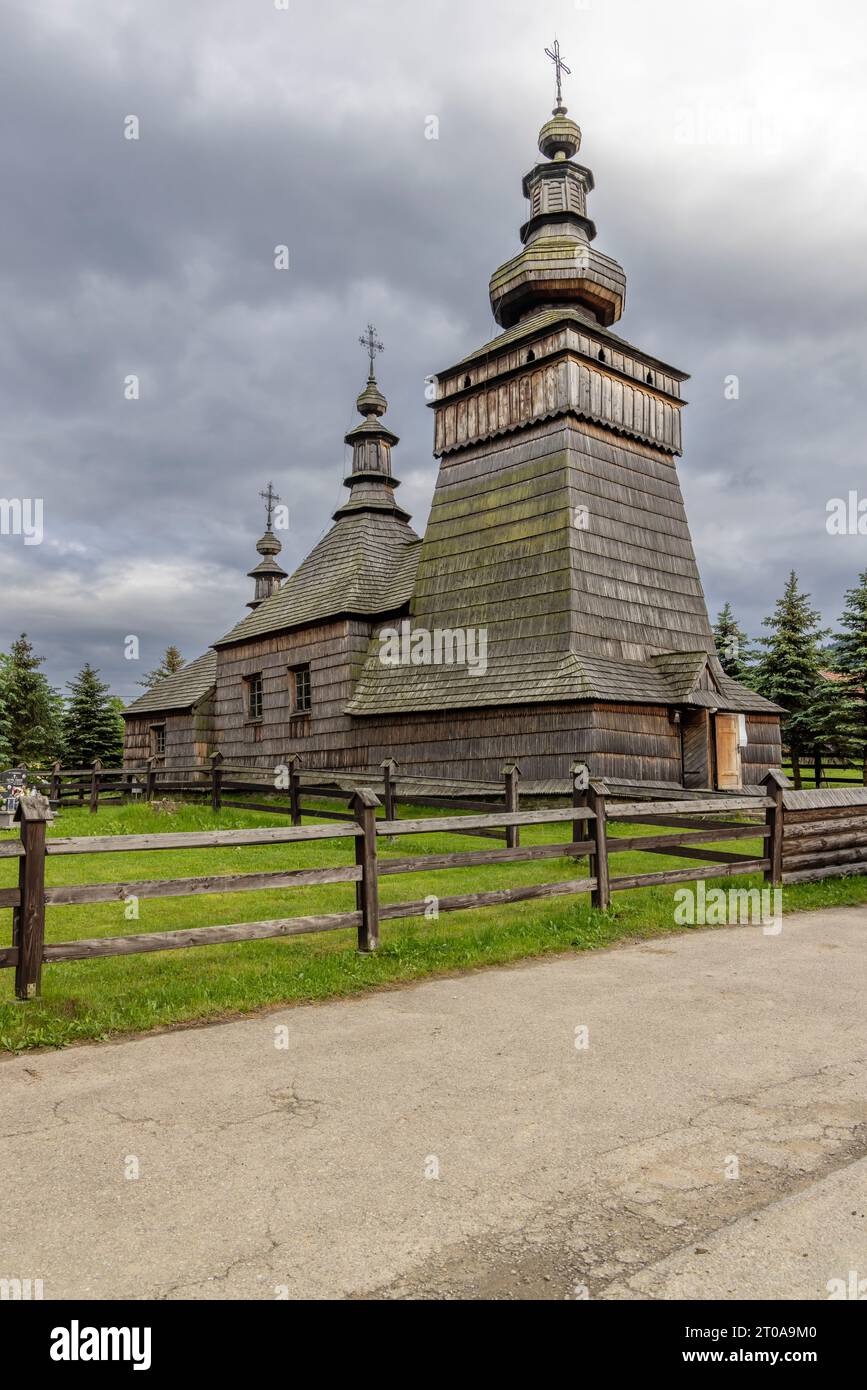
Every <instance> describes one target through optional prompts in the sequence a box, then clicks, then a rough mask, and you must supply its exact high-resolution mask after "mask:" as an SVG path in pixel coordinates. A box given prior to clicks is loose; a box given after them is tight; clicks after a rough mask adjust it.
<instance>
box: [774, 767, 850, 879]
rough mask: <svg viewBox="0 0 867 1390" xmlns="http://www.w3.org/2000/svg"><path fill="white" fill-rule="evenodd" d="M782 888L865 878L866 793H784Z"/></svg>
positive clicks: (832, 790) (837, 790)
mask: <svg viewBox="0 0 867 1390" xmlns="http://www.w3.org/2000/svg"><path fill="white" fill-rule="evenodd" d="M783 806H784V811H785V818H784V830H783V843H782V861H783V883H804V882H806V881H808V880H812V879H820V878H836V877H838V876H839V875H841V874H864V873H867V789H865V788H864V787H846V788H844V787H833V788H828V789H825V790H821V791H791V790H786V791H784V792H783Z"/></svg>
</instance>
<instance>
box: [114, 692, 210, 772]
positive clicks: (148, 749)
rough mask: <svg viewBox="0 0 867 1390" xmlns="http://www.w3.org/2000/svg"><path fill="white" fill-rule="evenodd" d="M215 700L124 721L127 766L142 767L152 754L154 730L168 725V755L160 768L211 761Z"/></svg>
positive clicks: (201, 701)
mask: <svg viewBox="0 0 867 1390" xmlns="http://www.w3.org/2000/svg"><path fill="white" fill-rule="evenodd" d="M213 714H214V701H213V697H212V696H206V697H205V698H204V699H202V700H200V701H199V703H198V704H197V705H196V706H194V708H193V709H190V710H166V711H164V712H162V713H161V712H160V711H158V710H157V711H151V712H150V713H148V714H142V715H138V716H137V717H135V718H129V719H125V720H124V740H123V765H124V767H141V766H143V764H144V763H146V762H147V760H148V758H149V757H150V756H151V753H152V740H151V729H152V727H153V726H154V725H159V724H163V725H165V731H166V742H165V756H164V757H163V758H161V759H158V766H159V767H166V768H170V767H191V766H193V765H194V764H196V763H207V761H208V758H209V755H210V754H211V752H212V751H213V747H214V744H213V737H214V724H213Z"/></svg>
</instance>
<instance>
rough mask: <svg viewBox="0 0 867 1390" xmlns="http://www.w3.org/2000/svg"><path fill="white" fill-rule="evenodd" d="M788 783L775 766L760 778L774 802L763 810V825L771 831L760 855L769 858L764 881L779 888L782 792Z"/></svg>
mask: <svg viewBox="0 0 867 1390" xmlns="http://www.w3.org/2000/svg"><path fill="white" fill-rule="evenodd" d="M788 785H789V780H788V778H787V777H786V776H784V774H783V773H782V772H781V771H780V770H779V768H776V767H772V768H771V770H770V772H769V773H768V774H767V776H766V777H763V778H762V786H763V787H764V789H765V795H766V796H769V797H770V798H771V799H772V801H773V803H774V804H773V806H769V807H768V808H767V810H766V811H765V825H766V826H767V827H768V829H769V830H770V832H771V833H770V835H769V836H768V840H767V848H766V850H765V852H764V854H763V855H762V858H763V859H770V861H771V863H770V867H769V868H767V869H765V875H764V878H765V883H770V884H771V885H772V887H774V888H779V887H780V885H781V884H782V882H783V825H784V821H785V810H784V807H783V794H784V792H785V790H786V788H787V787H788Z"/></svg>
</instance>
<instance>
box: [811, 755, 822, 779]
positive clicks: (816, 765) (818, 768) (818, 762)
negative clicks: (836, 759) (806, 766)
mask: <svg viewBox="0 0 867 1390" xmlns="http://www.w3.org/2000/svg"><path fill="white" fill-rule="evenodd" d="M813 781H814V782H815V783H816V786H817V787H821V785H822V754H821V752H820V751H819V749H818V748H817V749H816V751H815V753H814V754H813Z"/></svg>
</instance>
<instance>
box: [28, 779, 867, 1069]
mask: <svg viewBox="0 0 867 1390" xmlns="http://www.w3.org/2000/svg"><path fill="white" fill-rule="evenodd" d="M401 815H402V816H405V817H409V816H413V817H421V816H428V817H431V816H434V815H436V812H435V811H432V810H426V811H425V810H419V809H413V808H411V807H406V808H403V807H402V808H401ZM275 823H277V818H276V817H273V816H270V815H269V814H267V813H258V812H248V811H238V810H224V811H223V813H222V814H221V815H220V816H219V817H217V816H214V815H213V814H212V813H211V811H210V810H209V809H207V808H205V807H202V806H199V805H193V804H184V803H181V804H180V805H179V806H178V808H177V812H176V814H172V815H159V814H157V813H156V812H155V811H154V809H153V808H152V807H150V806H147V805H126V806H118V807H112V808H111V809H110V810H109V809H108V808H106V809H105V810H103V811H100V812H99V814H98V815H97V816H90V815H89V814H88V812H87V811H86V810H79V809H77V808H75V809H67V810H65V811H64V812H63V815H62V816H61V817H59V818H58V820H57V821H56V822H55V823H54V824H53V825H52V826H51V827H50V828H49V834H52V835H86V834H91V835H93V834H99V835H108V834H142V833H146V832H149V831H163V832H165V831H169V830H173V831H175V830H178V831H183V830H198V829H217V828H222V829H232V828H239V827H242V826H253V825H270V824H275ZM281 823H282V821H281ZM645 829H646V832H647V833H653V832H656V833H658V828H657V827H646V828H645V827H642V826H616V827H614V828H613V830H614V831H615V832H616V833H620V834H627V833H628V834H641V833H642V831H643V830H645ZM15 834H16V832H9V833H8V834H4V835H2V836H0V838H2V839H8V838H14V837H15ZM567 834H568V831H564V827H563V826H562V825H560V826H538V827H536V826H534V827H532V828H529V829H524V830H522V839H523V842H524V843H527V844H532V843H559V842H562V840H563V839H565V838H566V835H567ZM496 843H497V842H496V841H493V840H486V839H481V838H479V837H474V836H469V835H467V836H464V835H442V834H441V835H436V834H429V835H418V836H401V837H399V838H395V839H394V840H393V841H392V842H390V843H389V842H385V843H384V844H382V845H381V846H380V853H381V854H382V855H383V856H385V857H388V856H395V855H397V856H400V857H403V856H405V855H408V854H412V855H416V854H438V853H444V852H446V853H447V852H448V851H450V850H458V849H486V848H490V847H492V846H494V845H495V844H496ZM722 847H723V848H726V847H727V848H730V849H738V850H742V851H744V852H747V851H752V850H753V849H754V850H755V853H756V855H757V856H758V854H759V852H760V842H758V841H755V842H750V841H746V842H741V841H738V842H737V843H736V844H732V843H731V842H728V844H727V845H723V846H722ZM352 854H353V850H352V845H351V842H350V841H349V840H325V841H316V842H314V843H310V844H298V845H294V844H293V845H273V846H271V845H266V846H255V847H241V848H229V849H224V848H221V849H208V850H188V851H175V850H170V851H159V852H146V853H137V854H133V853H130V854H103V855H79V856H62V857H57V858H54V859H51V858H49V861H48V865H47V874H46V876H47V880H48V882H49V883H100V882H115V881H118V880H119V881H122V882H123V881H127V880H130V879H141V878H179V877H187V876H197V875H201V874H219V873H243V872H248V873H252V872H255V871H263V872H264V871H266V870H269V869H278V868H287V867H291V868H302V867H324V866H325V865H334V864H345V863H350V862H351V861H352ZM611 859H612V864H611V869H612V874H614V875H619V874H628V873H636V872H647V873H650V872H653V871H654V870H659V869H674V868H680V867H684V868H686V867H690V866H692V867H696V861H695V860H679V859H676V858H674V857H672V856H669V855H666V856H665V857H662V856H660V855H655V854H652V853H650V854H641V853H638V852H633V851H629V852H625V853H616V852H614V851H612V855H611ZM585 871H586V860H585V861H579V863H578V867H577V868H576V864H575V861H573V860H571V859H568V858H564V859H554V860H543V861H540V862H534V863H526V864H508V865H503V864H497V865H478V866H476V867H474V868H469V869H466V868H465V869H450V870H445V871H430V872H427V873H425V872H420V873H414V874H406V875H403V874H401V875H394V876H383V877H382V878H381V880H380V889H381V897H382V899H383V901H385V902H399V901H406V900H416V899H421V898H425V897H427V896H429V895H431V894H438V895H440V896H444V895H445V894H451V893H467V892H477V891H483V890H486V889H492V888H504V887H513V886H518V885H520V884H531V883H543V882H546V881H554V880H562V879H566V878H574V877H580V876H581V875H582V874H583V873H584V872H585ZM16 874H17V864H16V861H14V860H0V886H3V887H6V886H11V885H13V884H14V883H15V882H16V881H17V880H16ZM714 885H718V886H721V887H725V888H730V887H732V886H737V887H753V886H756V887H758V886H761V878H760V876H759V875H754V876H752V877H748V876H745V877H742V878H738V879H736V880H732V879H719V880H710V881H709V882H708V884H707V887H708V888H710V887H712V886H714ZM675 891H676V889H675V888H674V887H655V888H643V889H634V890H630V891H626V892H623V893H618V894H616V895H614V897H613V900H612V906H611V908H610V910H609V911H608V912H605V913H602V912H597V911H594V910H593V909H592V908H591V906H590V902H589V897H588V895H586V894H583V895H581V896H574V897H562V898H548V899H543V900H539V901H533V902H527V903H515V904H510V905H508V906H505V907H497V908H480V909H475V910H473V911H465V912H454V913H448V914H443V915H442V916H441V917H440V918H439V920H425V919H419V918H415V919H408V920H402V921H394V922H384V923H383V926H382V946H381V948H380V951H379V952H378V954H377V955H376V956H359V955H358V954H357V952H356V951H355V949H354V934H353V933H350V932H331V933H328V934H326V935H322V936H311V937H300V938H288V939H282V940H280V939H276V940H270V941H255V942H241V943H235V944H231V945H226V946H214V947H195V948H192V949H189V950H184V951H168V952H161V953H155V954H153V955H135V956H118V957H114V958H107V959H97V960H92V961H71V962H68V963H65V964H58V965H49V966H46V967H45V969H44V971H43V978H42V988H43V994H42V997H41V998H40V999H38V1000H35V1001H33V1002H30V1003H27V1004H20V1003H16V1002H15V1000H14V998H13V975H14V972H13V971H12V970H2V971H0V1049H2V1050H6V1051H12V1052H20V1051H23V1050H25V1049H27V1048H33V1047H62V1046H65V1045H67V1044H70V1043H74V1042H79V1041H84V1040H105V1039H108V1038H112V1037H117V1036H119V1035H121V1034H127V1033H136V1032H145V1031H148V1030H151V1029H154V1028H162V1027H171V1026H175V1025H179V1024H189V1023H194V1022H205V1021H214V1020H218V1019H221V1018H227V1017H231V1016H234V1015H236V1014H239V1013H247V1012H250V1011H253V1010H256V1009H258V1008H262V1007H267V1006H271V1005H278V1004H290V1003H303V1002H311V1001H314V1000H321V999H330V998H338V997H341V996H345V995H349V994H356V993H358V992H360V991H363V990H366V989H372V988H376V987H383V986H388V985H392V984H397V983H399V982H402V981H411V980H418V979H422V978H425V977H432V976H436V975H442V974H449V973H453V972H455V971H463V970H473V969H478V968H482V967H485V966H491V965H503V964H507V963H509V962H511V961H517V960H524V959H528V958H531V957H537V956H544V955H549V954H552V953H556V952H569V951H583V950H589V949H592V948H595V947H599V946H605V945H608V944H610V943H612V942H615V941H620V940H628V939H647V938H650V937H655V936H662V935H666V934H668V933H671V932H675V931H682V930H684V928H683V926H681V925H679V924H678V923H677V922H676V920H675V917H674V907H675V897H674V894H675ZM855 903H867V877H854V876H853V877H849V878H840V879H828V880H823V881H822V882H820V883H811V884H797V885H792V886H791V887H788V888H786V889H785V890H784V895H783V905H784V910H785V911H787V912H792V911H802V910H805V909H809V908H820V907H832V906H842V905H851V904H855ZM353 907H354V891H353V888H352V886H351V885H329V886H321V887H308V888H293V889H277V890H273V891H270V892H262V891H260V892H253V893H231V894H229V893H224V894H220V893H213V894H207V895H200V896H195V897H179V898H157V899H147V900H145V899H143V900H142V901H141V902H140V904H139V913H140V915H139V918H138V919H137V920H136V919H129V918H128V917H127V916H126V912H127V911H128V907H127V906H126V905H125V904H124V903H122V902H117V903H101V904H96V905H92V906H80V907H78V906H76V907H54V908H49V909H48V912H47V923H46V926H47V933H46V934H47V939H48V940H49V941H52V942H55V941H69V940H74V939H75V938H77V937H84V936H88V937H92V936H121V935H122V936H126V935H131V934H133V933H135V932H139V931H142V932H147V931H170V930H173V929H176V928H182V927H194V926H209V925H216V924H227V923H232V922H245V921H253V920H258V919H261V918H270V917H286V916H296V915H299V914H306V913H319V912H337V911H343V910H347V909H351V908H353ZM11 915H12V914H11V912H10V911H9V910H4V911H2V912H0V942H2V943H3V944H6V943H8V942H9V941H10V939H11ZM755 930H760V928H758V927H756V928H755ZM733 949H736V946H735V945H734V944H733Z"/></svg>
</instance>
